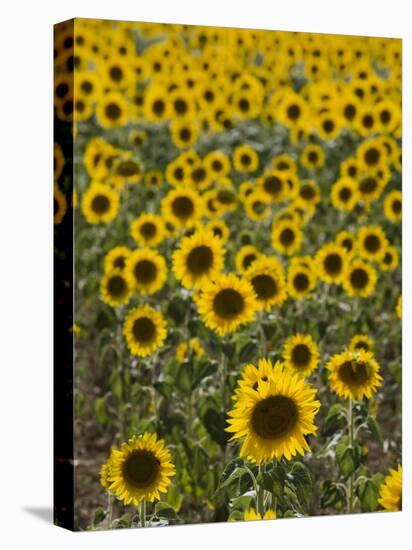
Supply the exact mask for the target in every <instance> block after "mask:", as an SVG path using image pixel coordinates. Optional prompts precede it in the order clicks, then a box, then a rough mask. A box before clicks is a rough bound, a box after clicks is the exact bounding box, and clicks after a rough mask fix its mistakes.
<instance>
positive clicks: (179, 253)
mask: <svg viewBox="0 0 412 550" xmlns="http://www.w3.org/2000/svg"><path fill="white" fill-rule="evenodd" d="M224 254H225V248H224V247H223V246H222V241H221V239H219V237H216V236H215V235H213V233H212V232H210V231H207V230H203V229H200V230H198V231H196V232H195V233H194V234H193V235H190V236H187V237H183V238H182V240H181V241H180V246H179V249H178V250H176V251H175V252H174V254H173V272H174V274H175V276H176V279H177V280H178V281H180V282H181V283H182V285H183V286H184V287H186V288H194V287H201V286H202V285H203V284H204V283H206V282H207V281H208V280H211V279H213V278H214V277H215V276H216V275H217V274H218V273H219V272H220V271H221V270H222V267H223V261H224Z"/></svg>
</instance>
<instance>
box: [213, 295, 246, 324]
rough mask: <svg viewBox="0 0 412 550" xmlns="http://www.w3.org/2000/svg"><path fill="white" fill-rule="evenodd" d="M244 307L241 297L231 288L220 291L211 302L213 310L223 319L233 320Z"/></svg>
mask: <svg viewBox="0 0 412 550" xmlns="http://www.w3.org/2000/svg"><path fill="white" fill-rule="evenodd" d="M244 307H245V301H244V299H243V296H242V295H241V294H240V293H239V292H238V291H237V290H235V289H233V288H224V289H223V290H220V291H219V292H218V293H217V294H216V296H215V298H214V300H213V310H214V311H215V313H216V314H217V315H218V316H219V317H222V318H223V319H228V320H231V319H235V318H236V317H237V316H238V315H240V314H241V313H242V311H243V310H244Z"/></svg>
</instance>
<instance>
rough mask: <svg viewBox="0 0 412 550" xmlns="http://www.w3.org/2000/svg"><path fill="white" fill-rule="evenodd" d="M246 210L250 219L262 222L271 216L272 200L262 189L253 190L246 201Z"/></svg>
mask: <svg viewBox="0 0 412 550" xmlns="http://www.w3.org/2000/svg"><path fill="white" fill-rule="evenodd" d="M243 205H244V208H245V212H246V215H247V217H248V218H249V219H251V220H253V221H255V222H260V221H263V220H266V219H267V218H268V217H269V216H270V212H271V210H270V198H269V197H268V195H267V194H266V193H263V191H261V190H260V189H253V190H252V192H251V193H249V194H248V195H247V197H245V199H244V203H243Z"/></svg>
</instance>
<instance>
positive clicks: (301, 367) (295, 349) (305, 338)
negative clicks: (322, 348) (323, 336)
mask: <svg viewBox="0 0 412 550" xmlns="http://www.w3.org/2000/svg"><path fill="white" fill-rule="evenodd" d="M283 357H284V359H285V367H286V368H287V369H290V370H291V371H292V372H294V373H297V374H299V375H300V376H303V377H307V376H309V375H310V374H311V373H312V372H313V371H314V370H315V369H316V367H317V366H318V363H319V349H318V346H317V344H316V342H315V341H314V340H313V338H312V336H310V334H299V333H298V334H295V335H294V336H291V337H290V338H288V339H287V340H286V342H285V344H284V346H283Z"/></svg>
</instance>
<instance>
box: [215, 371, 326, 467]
mask: <svg viewBox="0 0 412 550" xmlns="http://www.w3.org/2000/svg"><path fill="white" fill-rule="evenodd" d="M315 395H316V390H315V389H313V388H312V387H311V386H310V385H309V384H307V383H306V382H305V381H304V380H303V379H302V378H301V377H299V376H298V375H295V374H291V373H290V371H287V370H284V371H281V370H278V371H277V372H276V376H275V377H272V378H271V379H269V380H268V381H267V382H265V381H262V380H260V381H259V382H258V388H257V389H256V390H255V389H251V388H244V389H243V395H242V397H241V399H239V400H238V401H237V402H236V405H235V408H234V409H233V410H231V411H230V412H229V413H228V414H229V417H230V419H229V420H228V423H229V427H228V428H226V431H228V432H231V433H233V436H232V440H233V439H242V440H243V443H242V447H241V450H240V456H242V457H246V458H248V459H250V460H253V461H255V462H257V463H262V462H266V461H270V460H273V459H275V458H276V459H281V458H282V457H285V458H286V459H287V460H290V459H291V458H292V457H293V456H295V455H296V454H298V453H299V454H301V455H303V454H304V453H305V451H309V450H310V448H309V445H308V443H307V441H306V437H307V436H308V435H310V434H314V433H315V432H316V430H317V428H316V426H315V424H314V420H315V416H316V414H317V412H318V410H319V407H320V403H319V401H317V400H316V399H315Z"/></svg>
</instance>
